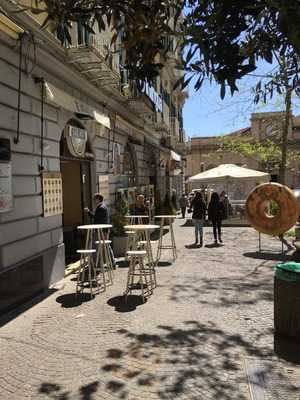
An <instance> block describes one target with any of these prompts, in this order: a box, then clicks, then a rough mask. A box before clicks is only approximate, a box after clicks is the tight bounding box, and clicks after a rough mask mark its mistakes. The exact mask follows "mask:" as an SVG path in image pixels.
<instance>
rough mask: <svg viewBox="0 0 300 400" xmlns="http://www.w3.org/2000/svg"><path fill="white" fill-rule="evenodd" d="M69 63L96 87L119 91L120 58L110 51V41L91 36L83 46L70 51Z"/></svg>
mask: <svg viewBox="0 0 300 400" xmlns="http://www.w3.org/2000/svg"><path fill="white" fill-rule="evenodd" d="M68 56H69V63H72V64H73V65H75V66H76V68H77V69H78V70H79V71H80V72H81V73H82V74H83V75H84V76H85V77H86V78H87V79H88V80H89V81H91V82H93V83H94V84H95V85H96V86H101V87H104V88H106V89H112V90H115V91H118V90H119V84H120V72H119V62H118V57H117V56H116V54H114V53H113V52H112V51H111V49H110V43H109V41H108V40H105V39H102V38H99V37H97V36H96V35H89V36H88V37H87V40H86V42H85V43H83V44H77V45H75V46H72V47H70V48H69V49H68Z"/></svg>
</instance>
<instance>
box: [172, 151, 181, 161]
mask: <svg viewBox="0 0 300 400" xmlns="http://www.w3.org/2000/svg"><path fill="white" fill-rule="evenodd" d="M170 159H171V160H174V161H177V162H180V161H181V156H180V155H179V154H177V153H175V151H173V150H171V152H170Z"/></svg>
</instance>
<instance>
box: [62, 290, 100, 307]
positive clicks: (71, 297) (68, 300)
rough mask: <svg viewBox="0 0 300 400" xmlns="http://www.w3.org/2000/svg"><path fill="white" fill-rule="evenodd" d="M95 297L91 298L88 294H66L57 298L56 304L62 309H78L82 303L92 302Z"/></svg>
mask: <svg viewBox="0 0 300 400" xmlns="http://www.w3.org/2000/svg"><path fill="white" fill-rule="evenodd" d="M94 297H95V296H93V297H92V298H91V295H90V293H80V294H78V295H77V296H76V294H75V293H68V294H63V295H62V296H58V297H57V298H56V302H57V303H59V304H61V306H62V307H64V308H72V307H78V306H80V305H81V304H82V303H85V302H87V301H90V300H93V299H94Z"/></svg>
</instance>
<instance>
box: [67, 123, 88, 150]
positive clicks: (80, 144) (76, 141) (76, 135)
mask: <svg viewBox="0 0 300 400" xmlns="http://www.w3.org/2000/svg"><path fill="white" fill-rule="evenodd" d="M86 143H87V131H86V130H85V129H81V128H77V126H71V125H70V126H69V130H68V133H67V144H68V148H69V151H70V153H71V154H72V155H73V156H75V157H84V155H85V149H86Z"/></svg>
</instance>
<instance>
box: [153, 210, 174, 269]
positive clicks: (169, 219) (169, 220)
mask: <svg viewBox="0 0 300 400" xmlns="http://www.w3.org/2000/svg"><path fill="white" fill-rule="evenodd" d="M154 218H157V219H160V230H159V241H158V247H157V256H156V263H158V261H159V260H160V258H161V252H162V250H172V255H173V260H174V261H175V260H176V258H177V249H176V242H175V236H174V230H173V221H174V218H175V215H156V216H155V217H154ZM165 223H166V225H167V226H169V230H170V236H171V242H170V243H169V244H164V243H163V237H164V226H165Z"/></svg>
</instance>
